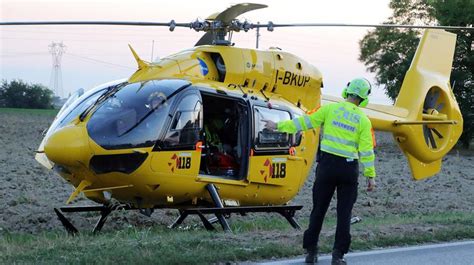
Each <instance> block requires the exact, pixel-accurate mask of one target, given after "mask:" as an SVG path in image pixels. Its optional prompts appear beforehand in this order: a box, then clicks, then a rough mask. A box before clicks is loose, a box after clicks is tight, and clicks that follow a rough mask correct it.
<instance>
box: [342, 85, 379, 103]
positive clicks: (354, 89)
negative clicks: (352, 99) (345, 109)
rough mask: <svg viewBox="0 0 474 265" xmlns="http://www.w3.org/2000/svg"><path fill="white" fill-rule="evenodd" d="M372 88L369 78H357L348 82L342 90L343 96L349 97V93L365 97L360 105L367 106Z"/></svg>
mask: <svg viewBox="0 0 474 265" xmlns="http://www.w3.org/2000/svg"><path fill="white" fill-rule="evenodd" d="M371 89H372V86H371V85H370V83H369V81H368V80H367V79H365V78H355V79H353V80H351V81H350V82H349V83H348V84H347V87H346V88H344V90H343V91H342V97H343V98H347V95H349V94H353V95H357V96H359V97H360V98H362V99H363V101H362V102H361V103H360V106H361V107H365V106H367V104H368V103H369V100H368V98H369V94H370V90H371Z"/></svg>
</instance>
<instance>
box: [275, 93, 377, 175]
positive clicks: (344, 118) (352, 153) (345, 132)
mask: <svg viewBox="0 0 474 265" xmlns="http://www.w3.org/2000/svg"><path fill="white" fill-rule="evenodd" d="M321 125H324V127H323V132H322V139H321V143H320V145H321V146H320V147H321V150H322V151H324V152H327V153H331V154H333V155H337V156H342V157H346V158H348V159H359V161H360V162H361V163H362V165H363V166H364V176H366V177H369V178H374V177H375V166H374V160H375V154H374V143H373V139H374V138H373V135H372V124H371V123H370V120H369V118H368V117H367V115H365V113H363V112H362V111H361V110H360V109H359V108H358V107H357V106H356V105H355V104H353V103H351V102H339V103H333V104H329V105H325V106H322V107H321V108H320V109H319V110H318V111H316V112H314V113H312V114H310V115H303V116H301V117H297V118H294V119H292V120H288V121H282V122H279V123H278V124H277V129H278V131H280V132H287V133H296V132H298V131H305V130H309V129H313V128H316V127H320V126H321Z"/></svg>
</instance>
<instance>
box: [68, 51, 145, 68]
mask: <svg viewBox="0 0 474 265" xmlns="http://www.w3.org/2000/svg"><path fill="white" fill-rule="evenodd" d="M66 55H67V56H72V57H76V58H79V59H83V60H87V61H91V62H96V63H101V64H106V65H111V66H115V67H121V68H126V69H132V70H135V69H136V68H133V67H130V66H125V65H120V64H116V63H110V62H106V61H102V60H98V59H94V58H90V57H86V56H82V55H78V54H72V53H68V54H66Z"/></svg>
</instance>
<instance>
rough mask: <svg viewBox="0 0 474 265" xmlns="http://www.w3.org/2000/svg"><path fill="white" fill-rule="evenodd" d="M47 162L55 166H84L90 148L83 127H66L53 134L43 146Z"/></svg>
mask: <svg viewBox="0 0 474 265" xmlns="http://www.w3.org/2000/svg"><path fill="white" fill-rule="evenodd" d="M44 152H45V154H46V156H47V157H48V159H49V160H51V161H53V162H54V163H56V164H60V165H66V166H77V165H78V164H86V160H87V159H88V158H89V157H90V148H89V142H88V137H87V134H86V133H85V128H84V127H78V126H66V127H64V128H61V129H60V130H58V131H56V132H55V133H53V134H52V135H51V136H50V137H49V139H48V140H47V141H46V144H45V145H44Z"/></svg>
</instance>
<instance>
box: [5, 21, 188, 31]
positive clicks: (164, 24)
mask: <svg viewBox="0 0 474 265" xmlns="http://www.w3.org/2000/svg"><path fill="white" fill-rule="evenodd" d="M35 25H105V26H158V27H170V30H171V29H172V28H173V29H174V27H186V28H190V27H191V23H175V22H174V20H171V22H146V21H11V22H0V26H35Z"/></svg>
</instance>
